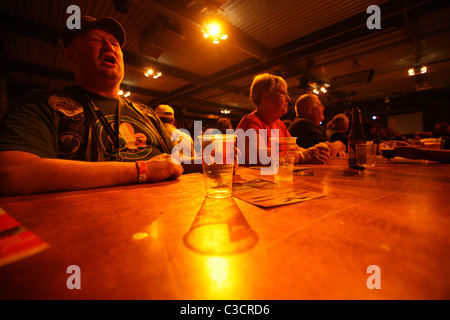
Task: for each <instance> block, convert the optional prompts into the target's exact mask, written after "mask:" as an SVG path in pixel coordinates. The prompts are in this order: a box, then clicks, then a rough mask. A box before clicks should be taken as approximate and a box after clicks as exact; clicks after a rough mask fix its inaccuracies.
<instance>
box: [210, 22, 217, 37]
mask: <svg viewBox="0 0 450 320" xmlns="http://www.w3.org/2000/svg"><path fill="white" fill-rule="evenodd" d="M208 33H209V34H210V35H211V36H213V37H217V36H219V34H220V26H219V25H218V24H217V23H211V24H210V25H209V26H208Z"/></svg>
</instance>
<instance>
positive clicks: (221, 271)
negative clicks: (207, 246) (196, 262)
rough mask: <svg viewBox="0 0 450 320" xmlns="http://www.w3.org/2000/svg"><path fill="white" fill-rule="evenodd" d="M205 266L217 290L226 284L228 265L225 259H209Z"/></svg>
mask: <svg viewBox="0 0 450 320" xmlns="http://www.w3.org/2000/svg"><path fill="white" fill-rule="evenodd" d="M206 265H207V267H208V273H209V277H210V278H211V280H213V281H214V282H215V283H216V286H217V287H218V288H222V287H223V286H225V285H227V284H228V281H227V279H228V277H229V264H228V260H227V258H222V257H210V258H208V260H207V262H206Z"/></svg>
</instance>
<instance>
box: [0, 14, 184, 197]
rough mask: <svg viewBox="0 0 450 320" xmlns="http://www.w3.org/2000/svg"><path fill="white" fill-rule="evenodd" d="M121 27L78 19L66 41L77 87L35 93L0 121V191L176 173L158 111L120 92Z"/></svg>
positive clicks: (97, 183) (83, 186) (82, 185)
mask: <svg viewBox="0 0 450 320" xmlns="http://www.w3.org/2000/svg"><path fill="white" fill-rule="evenodd" d="M125 39H126V38H125V32H124V30H123V28H122V26H121V25H120V23H119V22H117V21H116V20H114V19H112V18H100V19H94V18H92V17H83V18H82V19H81V28H80V29H73V30H69V29H66V30H65V32H64V34H63V43H64V46H65V53H66V56H67V58H68V59H69V60H70V62H71V63H72V65H73V68H74V73H75V79H76V83H77V85H76V86H72V87H68V88H65V89H64V90H62V91H61V92H55V91H52V90H35V91H32V92H30V93H28V94H26V95H24V96H22V97H20V98H19V99H17V100H16V101H14V102H13V103H12V104H11V105H10V106H9V108H8V109H7V111H6V113H5V115H4V117H3V118H2V120H1V123H0V180H1V181H2V183H1V184H0V195H14V194H29V193H38V192H49V191H59V190H80V189H88V188H96V187H104V186H113V185H119V184H129V183H136V182H156V181H161V180H165V179H168V178H172V179H174V178H177V177H178V176H180V175H181V174H182V172H183V168H182V167H181V165H180V164H176V163H174V162H173V161H172V158H171V156H170V150H171V148H172V142H171V140H170V136H169V135H168V134H167V132H166V131H165V129H164V126H163V124H162V123H161V120H160V119H159V118H158V117H157V115H156V114H155V112H154V111H153V110H152V109H150V108H147V107H146V106H143V105H136V104H134V103H131V102H130V101H128V100H126V99H124V98H121V97H120V96H119V95H118V92H119V86H120V83H121V81H122V79H123V76H124V63H123V56H122V47H123V45H124V44H125Z"/></svg>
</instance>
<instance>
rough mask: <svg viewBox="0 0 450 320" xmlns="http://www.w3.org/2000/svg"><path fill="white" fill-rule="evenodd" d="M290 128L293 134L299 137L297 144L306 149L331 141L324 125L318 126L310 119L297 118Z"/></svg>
mask: <svg viewBox="0 0 450 320" xmlns="http://www.w3.org/2000/svg"><path fill="white" fill-rule="evenodd" d="M288 130H289V133H290V134H291V136H293V137H297V144H298V145H299V146H300V147H302V148H305V149H308V148H311V147H313V146H314V145H316V144H318V143H320V142H325V141H330V139H329V138H328V137H327V135H326V134H325V132H324V131H323V129H322V127H320V126H316V125H315V124H314V123H313V122H312V121H310V120H308V119H304V118H295V120H294V122H292V124H291V125H290V126H289V129H288Z"/></svg>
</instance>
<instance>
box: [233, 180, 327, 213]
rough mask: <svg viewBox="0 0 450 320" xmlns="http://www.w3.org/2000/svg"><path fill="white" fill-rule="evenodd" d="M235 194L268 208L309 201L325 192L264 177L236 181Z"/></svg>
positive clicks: (237, 196) (322, 195)
mask: <svg viewBox="0 0 450 320" xmlns="http://www.w3.org/2000/svg"><path fill="white" fill-rule="evenodd" d="M233 196H234V197H236V198H238V199H241V200H244V201H246V202H249V203H251V204H254V205H257V206H261V207H266V208H268V207H274V206H280V205H285V204H291V203H297V202H302V201H308V200H312V199H316V198H320V197H324V196H325V194H323V193H319V192H314V191H308V190H299V189H295V188H293V187H290V186H285V185H282V184H277V183H275V182H271V181H267V180H263V179H254V180H250V181H246V182H234V183H233Z"/></svg>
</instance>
